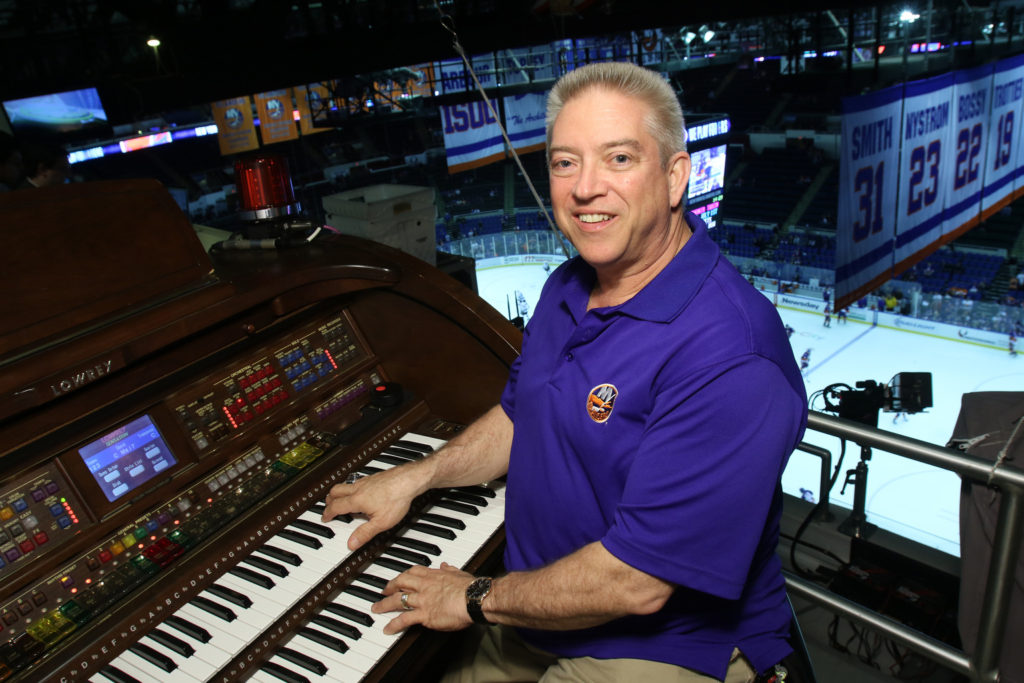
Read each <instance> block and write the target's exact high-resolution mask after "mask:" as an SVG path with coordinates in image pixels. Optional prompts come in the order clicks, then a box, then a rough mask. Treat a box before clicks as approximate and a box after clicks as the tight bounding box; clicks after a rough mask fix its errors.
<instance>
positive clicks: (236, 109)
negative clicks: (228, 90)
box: [210, 97, 260, 155]
mask: <svg viewBox="0 0 1024 683" xmlns="http://www.w3.org/2000/svg"><path fill="white" fill-rule="evenodd" d="M210 109H212V110H213V120H214V121H215V122H216V123H217V143H218V144H219V145H220V153H221V154H222V155H228V154H238V153H239V152H248V151H250V150H253V149H257V148H258V147H259V146H260V142H259V140H258V139H257V138H256V124H255V122H254V121H253V118H252V104H250V102H249V98H248V97H235V98H233V99H230V100H221V101H220V102H213V103H212V104H210Z"/></svg>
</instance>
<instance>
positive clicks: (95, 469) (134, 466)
mask: <svg viewBox="0 0 1024 683" xmlns="http://www.w3.org/2000/svg"><path fill="white" fill-rule="evenodd" d="M78 454H79V455H81V456H82V460H83V461H84V462H85V466H86V467H87V468H88V470H89V471H90V472H91V473H92V476H93V477H94V478H95V479H96V483H97V484H98V485H99V487H100V490H102V491H103V495H105V496H106V497H107V500H109V501H110V502H114V501H115V500H117V499H118V498H120V497H122V496H124V495H125V494H127V493H131V492H132V491H134V490H135V489H137V488H139V486H141V485H142V484H145V483H146V482H147V481H149V480H150V479H152V478H153V477H155V476H157V475H158V474H160V473H161V472H163V471H164V470H167V469H168V468H170V467H172V466H173V465H176V464H177V462H178V461H177V460H176V459H175V458H174V454H172V453H171V449H170V448H168V447H167V443H166V442H165V441H164V439H163V436H161V435H160V431H159V430H158V429H157V428H156V425H155V424H153V421H152V420H151V419H150V417H149V415H143V416H142V417H139V418H138V419H135V420H132V421H131V422H129V423H128V424H126V425H124V426H123V427H120V428H118V429H115V430H114V431H112V432H110V433H109V434H107V435H105V436H103V437H101V438H99V439H96V440H95V441H93V442H92V443H90V444H88V445H87V446H83V447H82V448H80V449H78Z"/></svg>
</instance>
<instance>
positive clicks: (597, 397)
mask: <svg viewBox="0 0 1024 683" xmlns="http://www.w3.org/2000/svg"><path fill="white" fill-rule="evenodd" d="M618 397H619V390H618V389H616V388H615V385H614V384H598V385H597V386H596V387H594V388H593V389H591V390H590V394H589V395H588V396H587V415H589V416H590V419H591V420H593V421H594V422H606V421H607V420H608V418H609V417H611V414H612V409H613V408H614V407H615V399H616V398H618Z"/></svg>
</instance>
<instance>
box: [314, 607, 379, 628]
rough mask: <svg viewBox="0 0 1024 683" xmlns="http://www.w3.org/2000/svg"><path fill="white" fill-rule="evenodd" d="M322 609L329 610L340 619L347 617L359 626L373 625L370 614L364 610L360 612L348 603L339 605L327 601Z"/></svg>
mask: <svg viewBox="0 0 1024 683" xmlns="http://www.w3.org/2000/svg"><path fill="white" fill-rule="evenodd" d="M323 609H324V611H325V612H330V613H331V614H334V615H335V616H339V617H341V618H342V619H348V620H349V621H351V622H352V623H354V624H359V625H361V626H373V617H372V616H370V615H369V614H366V613H365V612H360V611H359V610H357V609H352V608H351V607H349V606H348V605H339V604H338V603H336V602H329V603H327V604H326V605H324V608H323Z"/></svg>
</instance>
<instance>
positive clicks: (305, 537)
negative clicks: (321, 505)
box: [277, 529, 323, 550]
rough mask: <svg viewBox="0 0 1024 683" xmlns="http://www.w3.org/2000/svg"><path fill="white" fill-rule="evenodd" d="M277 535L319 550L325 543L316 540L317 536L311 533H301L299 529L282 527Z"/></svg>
mask: <svg viewBox="0 0 1024 683" xmlns="http://www.w3.org/2000/svg"><path fill="white" fill-rule="evenodd" d="M277 535H278V536H280V537H281V538H287V539H288V540H289V541H292V542H293V543H298V544H299V545H304V546H306V547H307V548H313V549H314V550H319V549H320V548H322V547H323V544H321V543H320V541H318V540H316V538H315V537H313V536H310V535H309V534H303V533H300V532H298V531H292V530H291V529H281V530H280V531H278V532H277Z"/></svg>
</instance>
